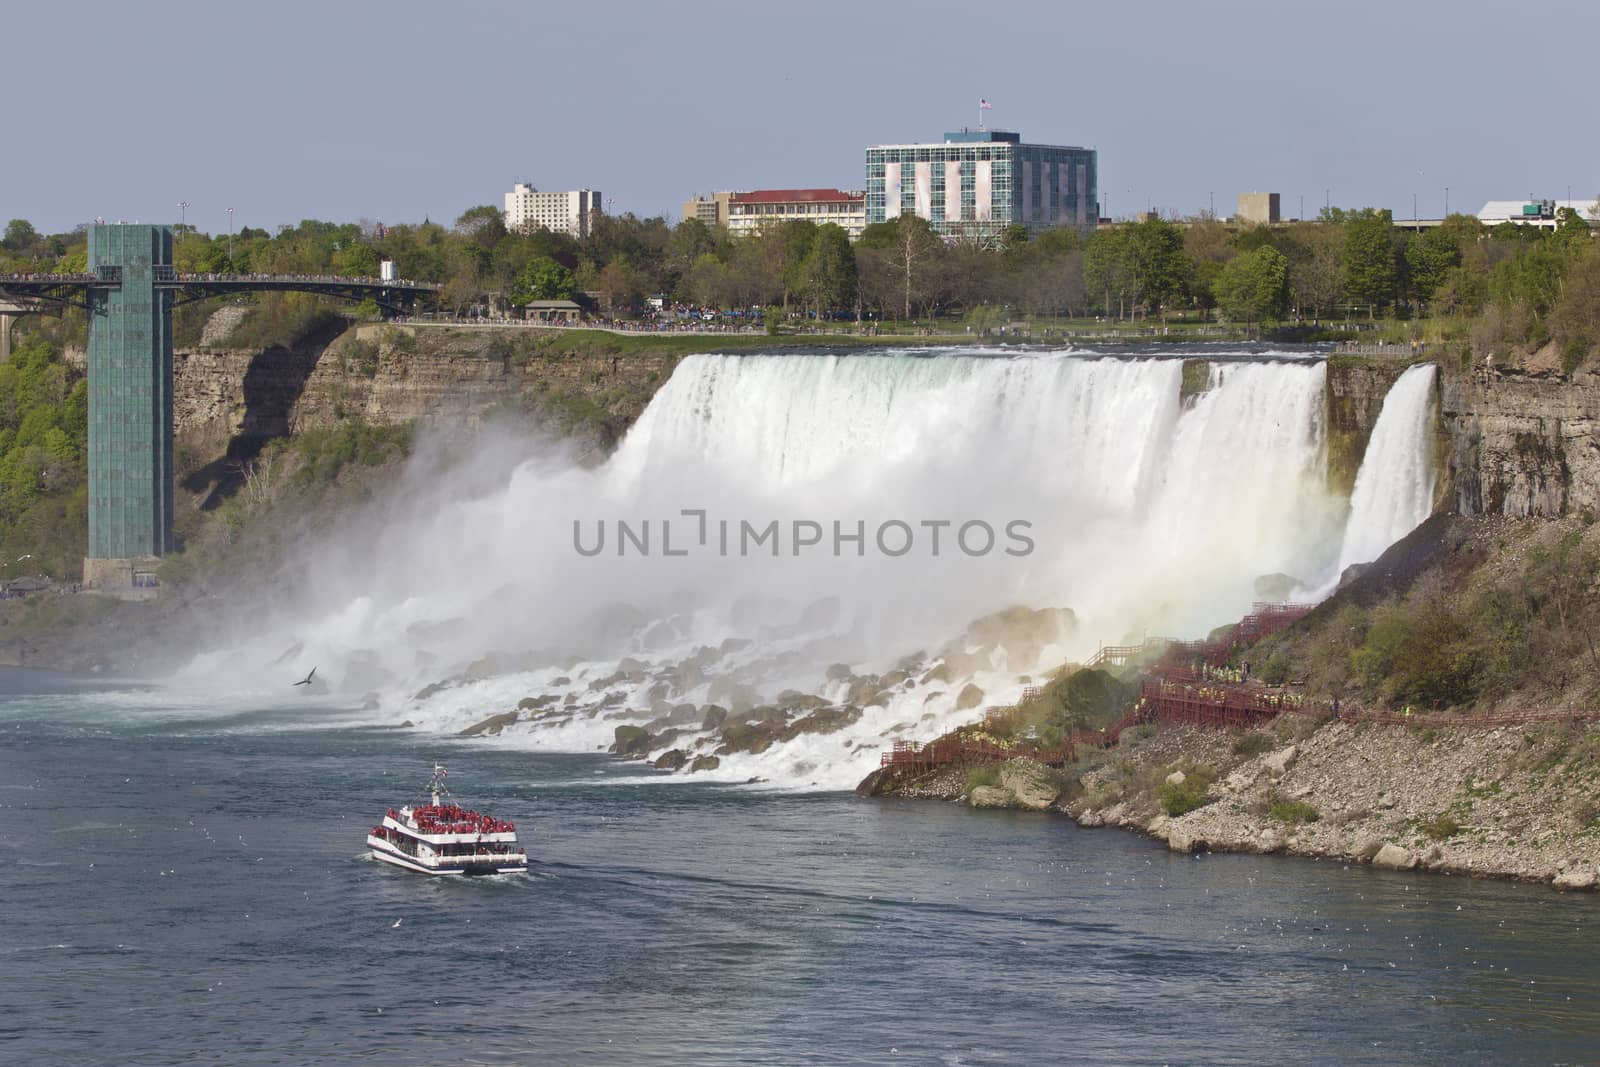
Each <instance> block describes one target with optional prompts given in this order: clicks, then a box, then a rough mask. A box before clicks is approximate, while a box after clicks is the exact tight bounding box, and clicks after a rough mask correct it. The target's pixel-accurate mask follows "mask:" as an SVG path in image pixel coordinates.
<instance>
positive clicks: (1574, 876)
mask: <svg viewBox="0 0 1600 1067" xmlns="http://www.w3.org/2000/svg"><path fill="white" fill-rule="evenodd" d="M1596 880H1597V879H1596V876H1595V870H1594V868H1593V867H1569V868H1568V869H1567V870H1564V871H1562V872H1561V873H1560V874H1558V875H1556V876H1555V880H1554V881H1552V882H1551V883H1550V884H1551V885H1553V886H1555V887H1556V888H1557V889H1593V888H1594V887H1595V882H1596Z"/></svg>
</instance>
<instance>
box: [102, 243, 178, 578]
mask: <svg viewBox="0 0 1600 1067" xmlns="http://www.w3.org/2000/svg"><path fill="white" fill-rule="evenodd" d="M171 265H172V230H171V229H170V228H169V227H166V226H137V225H134V226H128V225H122V224H116V225H106V224H103V223H99V224H95V225H93V226H91V227H90V228H89V269H90V270H91V271H100V272H101V273H104V271H103V270H102V268H107V267H111V268H117V269H119V270H120V272H121V276H122V284H121V286H120V287H119V288H114V289H97V290H93V291H92V295H91V298H90V305H89V356H88V362H89V559H88V560H86V561H85V563H84V578H85V583H86V584H88V585H103V584H121V583H120V580H119V579H120V577H121V576H122V575H124V574H126V575H128V581H129V583H130V584H135V583H134V580H133V578H132V575H133V574H134V573H136V571H137V568H136V567H135V566H133V564H132V561H137V560H148V559H150V558H152V557H156V556H161V555H163V554H165V553H167V552H169V551H170V550H171V549H172V547H173V545H172V294H171V293H170V292H166V291H162V290H158V289H156V288H155V284H154V283H155V280H156V275H157V270H156V268H158V267H170V266H171ZM101 560H108V561H111V560H114V561H118V563H119V564H121V565H120V566H117V565H112V566H107V565H102V564H97V563H96V561H101ZM146 569H148V568H146Z"/></svg>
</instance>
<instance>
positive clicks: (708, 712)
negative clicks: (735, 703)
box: [700, 704, 728, 730]
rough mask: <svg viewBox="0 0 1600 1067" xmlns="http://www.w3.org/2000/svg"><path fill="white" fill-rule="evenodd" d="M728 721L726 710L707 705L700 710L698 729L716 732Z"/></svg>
mask: <svg viewBox="0 0 1600 1067" xmlns="http://www.w3.org/2000/svg"><path fill="white" fill-rule="evenodd" d="M727 721H728V709H727V708H721V707H718V706H717V705H715V704H707V705H705V706H704V707H702V708H701V709H700V729H702V730H716V729H719V728H720V727H721V726H722V724H723V723H725V722H727Z"/></svg>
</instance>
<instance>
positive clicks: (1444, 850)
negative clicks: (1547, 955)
mask: <svg viewBox="0 0 1600 1067" xmlns="http://www.w3.org/2000/svg"><path fill="white" fill-rule="evenodd" d="M1595 745H1600V726H1597V725H1596V724H1594V723H1586V724H1566V725H1562V724H1541V725H1538V726H1533V727H1526V728H1496V729H1469V728H1453V729H1438V730H1435V729H1427V730H1417V729H1414V728H1411V727H1404V726H1373V725H1369V724H1355V725H1352V724H1347V723H1340V722H1313V721H1305V722H1298V723H1296V722H1281V721H1280V722H1279V723H1275V724H1273V727H1272V728H1271V729H1269V730H1267V731H1260V732H1257V733H1252V734H1230V733H1221V732H1216V731H1210V730H1204V729H1201V728H1198V727H1193V726H1182V725H1169V726H1163V727H1158V728H1139V729H1137V730H1135V731H1129V734H1128V735H1127V736H1126V737H1125V738H1124V740H1123V741H1122V742H1121V743H1120V744H1119V745H1118V746H1117V747H1116V748H1113V749H1109V750H1101V751H1096V752H1093V753H1091V754H1089V755H1088V756H1086V757H1085V759H1084V760H1083V761H1082V762H1080V763H1079V764H1077V765H1074V766H1072V767H1069V768H1066V769H1064V770H1060V771H1057V770H1052V769H1050V768H1046V767H1043V766H1042V765H1039V764H1037V763H1032V762H1030V761H1023V760H1016V761H1012V762H1011V763H1007V764H999V765H993V764H991V765H987V767H988V768H990V769H988V770H982V769H978V768H973V767H970V766H968V767H960V766H952V767H948V768H942V769H940V770H938V771H934V772H931V773H929V774H926V775H923V776H922V777H920V778H918V779H914V780H910V781H897V780H895V777H894V776H893V775H887V774H882V773H881V772H875V773H874V774H873V775H869V776H868V778H867V779H866V780H865V781H863V782H862V783H861V785H860V786H859V787H858V788H857V792H858V793H861V794H864V795H872V796H897V797H905V798H913V799H942V800H955V801H959V802H961V803H964V804H967V805H969V806H971V807H975V808H982V807H998V808H1019V809H1026V810H1035V811H1041V812H1048V813H1051V814H1061V815H1065V816H1067V817H1068V818H1070V819H1072V820H1073V822H1074V823H1075V824H1076V825H1078V826H1079V827H1082V828H1084V829H1097V828H1102V827H1106V828H1116V829H1121V830H1131V831H1133V832H1135V833H1138V834H1141V835H1143V836H1145V837H1149V838H1152V839H1155V840H1159V841H1163V842H1165V843H1166V845H1167V847H1168V848H1169V849H1171V850H1173V851H1175V852H1201V851H1206V852H1240V853H1251V854H1257V855H1270V854H1280V855H1288V856H1295V857H1301V858H1310V859H1322V860H1338V861H1341V862H1346V863H1354V864H1366V865H1371V866H1375V867H1380V868H1387V869H1390V870H1400V871H1422V872H1427V873H1437V874H1447V875H1457V876H1466V877H1472V878H1481V879H1493V880H1501V881H1513V882H1523V883H1538V884H1542V885H1545V886H1548V887H1553V888H1556V889H1560V890H1590V891H1593V890H1595V889H1596V888H1597V886H1600V814H1597V811H1596V803H1597V799H1596V789H1595V781H1594V775H1595V772H1594V770H1593V769H1592V766H1593V765H1592V763H1591V762H1588V761H1589V760H1590V759H1591V756H1592V753H1593V751H1594V748H1593V746H1595ZM1240 749H1244V750H1245V751H1240ZM975 779H986V780H992V781H993V783H994V784H979V785H974V784H973V782H974V780H975ZM1190 805H1192V806H1190Z"/></svg>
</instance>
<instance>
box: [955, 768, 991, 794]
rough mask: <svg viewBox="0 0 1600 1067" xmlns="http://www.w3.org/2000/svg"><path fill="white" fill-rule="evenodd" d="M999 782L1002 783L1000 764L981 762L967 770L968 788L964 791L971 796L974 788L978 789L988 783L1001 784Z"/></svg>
mask: <svg viewBox="0 0 1600 1067" xmlns="http://www.w3.org/2000/svg"><path fill="white" fill-rule="evenodd" d="M999 784H1000V766H999V764H995V763H983V764H979V765H978V766H976V767H972V768H969V769H968V770H967V784H966V788H965V789H963V790H962V792H963V793H966V794H967V795H969V796H970V795H971V794H972V791H973V790H974V789H978V788H980V787H982V786H986V785H990V786H993V785H999Z"/></svg>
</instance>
